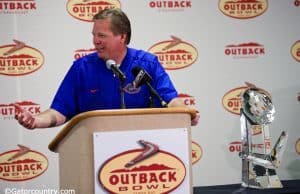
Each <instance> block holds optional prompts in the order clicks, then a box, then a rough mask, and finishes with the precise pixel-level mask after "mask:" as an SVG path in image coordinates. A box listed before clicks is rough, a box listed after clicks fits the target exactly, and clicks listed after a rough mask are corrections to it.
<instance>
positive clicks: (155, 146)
mask: <svg viewBox="0 0 300 194" xmlns="http://www.w3.org/2000/svg"><path fill="white" fill-rule="evenodd" d="M188 133H189V132H188V129H186V128H174V129H151V130H125V131H124V130H122V131H103V132H95V133H93V146H94V186H95V188H94V191H95V194H104V193H118V194H122V193H124V194H125V193H126V194H134V193H147V194H148V193H151V194H161V193H170V192H172V193H175V194H176V193H178V194H179V193H192V191H191V187H190V184H191V178H190V177H191V175H190V174H189V172H190V170H189V168H190V154H191V153H189V152H187V150H190V149H189V146H191V145H190V144H191V142H190V141H189V134H188ZM103 145H105V146H103Z"/></svg>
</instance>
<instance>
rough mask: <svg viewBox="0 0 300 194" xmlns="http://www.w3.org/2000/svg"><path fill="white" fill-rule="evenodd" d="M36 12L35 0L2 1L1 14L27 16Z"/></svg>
mask: <svg viewBox="0 0 300 194" xmlns="http://www.w3.org/2000/svg"><path fill="white" fill-rule="evenodd" d="M31 10H36V3H35V0H1V1H0V14H1V13H3V14H27V13H28V12H29V11H31Z"/></svg>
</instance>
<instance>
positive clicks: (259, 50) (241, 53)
mask: <svg viewBox="0 0 300 194" xmlns="http://www.w3.org/2000/svg"><path fill="white" fill-rule="evenodd" d="M264 54H265V48H264V46H263V45H261V44H258V43H256V42H250V43H242V44H237V45H234V44H231V45H227V46H226V47H225V55H227V56H232V57H234V58H250V57H253V58H254V57H258V56H261V55H264Z"/></svg>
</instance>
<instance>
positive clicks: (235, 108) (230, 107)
mask: <svg viewBox="0 0 300 194" xmlns="http://www.w3.org/2000/svg"><path fill="white" fill-rule="evenodd" d="M246 88H247V87H240V88H235V89H232V90H230V91H229V92H227V93H226V94H225V95H224V96H223V98H222V104H223V107H224V108H225V109H226V110H227V111H228V112H231V113H233V114H237V115H239V114H240V109H241V97H240V95H241V93H242V92H244V90H245V89H246Z"/></svg>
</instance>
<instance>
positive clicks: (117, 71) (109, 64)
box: [106, 59, 126, 81]
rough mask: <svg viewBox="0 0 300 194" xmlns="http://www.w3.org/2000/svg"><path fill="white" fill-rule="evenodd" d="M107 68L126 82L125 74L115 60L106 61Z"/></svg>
mask: <svg viewBox="0 0 300 194" xmlns="http://www.w3.org/2000/svg"><path fill="white" fill-rule="evenodd" d="M106 67H107V69H111V70H112V71H113V73H114V74H115V75H116V76H117V77H118V78H119V79H121V80H122V81H124V80H125V79H126V76H125V74H124V73H123V72H122V71H121V70H120V69H119V67H118V66H117V64H116V62H115V61H114V60H112V59H108V60H107V61H106Z"/></svg>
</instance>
